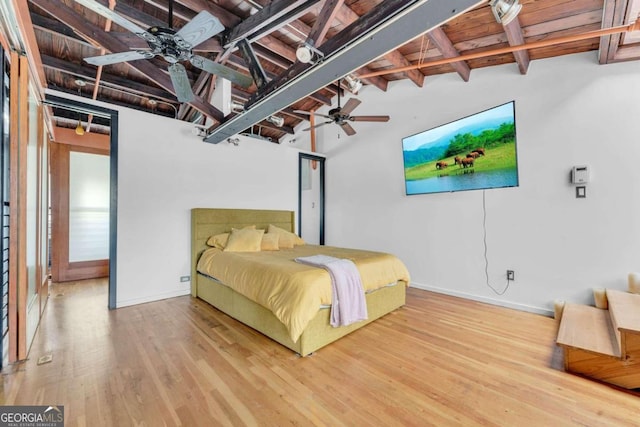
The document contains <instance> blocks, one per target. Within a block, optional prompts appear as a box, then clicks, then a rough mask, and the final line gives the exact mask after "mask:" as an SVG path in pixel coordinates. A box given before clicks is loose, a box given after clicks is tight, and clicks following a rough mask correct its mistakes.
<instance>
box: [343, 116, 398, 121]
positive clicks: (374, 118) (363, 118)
mask: <svg viewBox="0 0 640 427" xmlns="http://www.w3.org/2000/svg"><path fill="white" fill-rule="evenodd" d="M349 120H350V121H352V122H388V121H389V116H351V117H349Z"/></svg>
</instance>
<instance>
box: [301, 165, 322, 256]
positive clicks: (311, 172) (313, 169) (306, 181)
mask: <svg viewBox="0 0 640 427" xmlns="http://www.w3.org/2000/svg"><path fill="white" fill-rule="evenodd" d="M324 162H325V158H324V157H321V156H315V155H313V154H307V153H300V155H299V158H298V233H299V234H300V237H302V238H303V239H304V240H305V241H306V242H307V243H310V244H314V245H324V226H325V222H324V200H325V199H324Z"/></svg>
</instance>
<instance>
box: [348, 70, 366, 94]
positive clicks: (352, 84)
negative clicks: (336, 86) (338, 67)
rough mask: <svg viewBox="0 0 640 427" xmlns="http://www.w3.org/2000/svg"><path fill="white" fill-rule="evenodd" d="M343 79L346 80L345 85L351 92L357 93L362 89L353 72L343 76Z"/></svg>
mask: <svg viewBox="0 0 640 427" xmlns="http://www.w3.org/2000/svg"><path fill="white" fill-rule="evenodd" d="M344 81H345V82H347V86H349V90H350V91H351V92H352V93H358V92H359V91H360V89H362V81H361V80H360V79H359V78H358V76H356V75H354V74H347V75H346V76H344Z"/></svg>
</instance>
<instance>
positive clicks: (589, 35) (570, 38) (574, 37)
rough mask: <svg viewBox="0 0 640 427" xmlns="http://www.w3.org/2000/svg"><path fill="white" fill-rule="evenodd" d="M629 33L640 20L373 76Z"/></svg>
mask: <svg viewBox="0 0 640 427" xmlns="http://www.w3.org/2000/svg"><path fill="white" fill-rule="evenodd" d="M628 31H640V18H639V19H638V20H636V21H635V22H633V23H631V24H629V25H620V26H617V27H611V28H603V29H599V30H594V31H587V32H585V33H581V34H571V35H567V36H562V37H556V38H553V39H543V40H539V41H535V42H529V43H526V44H522V45H517V46H509V47H503V48H497V49H492V50H488V51H483V52H475V53H467V54H464V55H460V56H458V57H455V58H444V59H436V60H433V61H427V62H424V63H422V64H415V65H410V66H408V67H405V68H403V69H385V70H382V71H375V72H373V73H372V74H373V75H383V74H390V73H398V72H402V71H406V70H408V69H419V68H427V67H435V66H438V65H443V64H450V63H452V62H456V61H470V60H472V59H480V58H486V57H489V56H497V55H503V54H506V53H513V52H515V51H518V50H527V49H529V50H531V49H539V48H543V47H548V46H554V45H558V44H563V43H572V42H577V41H581V40H588V39H595V38H598V37H602V36H605V35H611V34H617V33H623V32H628Z"/></svg>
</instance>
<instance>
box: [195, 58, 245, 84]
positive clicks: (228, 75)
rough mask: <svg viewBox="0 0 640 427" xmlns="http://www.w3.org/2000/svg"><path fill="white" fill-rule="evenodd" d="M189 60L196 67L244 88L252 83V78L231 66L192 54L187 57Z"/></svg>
mask: <svg viewBox="0 0 640 427" xmlns="http://www.w3.org/2000/svg"><path fill="white" fill-rule="evenodd" d="M189 61H190V62H191V63H192V64H193V65H194V66H195V67H197V68H200V69H201V70H204V71H206V72H207V73H211V74H215V75H217V76H220V77H222V78H224V79H227V80H229V81H231V82H232V83H235V84H237V85H238V86H242V87H244V88H247V87H250V86H251V85H252V84H253V79H252V78H251V77H249V76H247V75H246V74H242V73H239V72H238V71H236V70H234V69H233V68H229V67H227V66H226V65H222V64H218V63H217V62H213V61H211V60H210V59H207V58H205V57H203V56H200V55H193V56H192V57H191V58H189Z"/></svg>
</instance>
